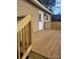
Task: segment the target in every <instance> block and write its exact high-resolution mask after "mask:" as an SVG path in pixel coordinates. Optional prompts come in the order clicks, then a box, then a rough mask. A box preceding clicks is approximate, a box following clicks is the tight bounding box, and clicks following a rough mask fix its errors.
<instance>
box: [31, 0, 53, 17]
mask: <svg viewBox="0 0 79 59" xmlns="http://www.w3.org/2000/svg"><path fill="white" fill-rule="evenodd" d="M31 1H32V2H33V3H34V4H36V5H37V6H39V7H40V8H42V9H44V10H45V11H47V12H48V13H50V14H51V15H53V12H51V11H50V10H48V9H47V8H46V7H44V6H43V5H42V4H41V3H39V2H38V1H37V0H31Z"/></svg>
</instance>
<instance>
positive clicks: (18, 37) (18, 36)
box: [17, 32, 20, 59]
mask: <svg viewBox="0 0 79 59" xmlns="http://www.w3.org/2000/svg"><path fill="white" fill-rule="evenodd" d="M17 34H18V35H17V39H18V40H17V41H18V46H17V47H18V48H17V49H18V59H20V32H18V33H17Z"/></svg>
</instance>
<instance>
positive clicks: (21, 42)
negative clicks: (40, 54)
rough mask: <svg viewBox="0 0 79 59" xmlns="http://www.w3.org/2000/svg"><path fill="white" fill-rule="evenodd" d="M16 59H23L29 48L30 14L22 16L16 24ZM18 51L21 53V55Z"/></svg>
mask: <svg viewBox="0 0 79 59" xmlns="http://www.w3.org/2000/svg"><path fill="white" fill-rule="evenodd" d="M17 41H18V42H17V43H18V44H17V49H18V59H25V58H26V57H27V56H28V54H29V52H30V50H31V47H32V45H31V15H29V16H27V17H25V18H23V19H22V20H21V21H20V22H19V23H18V25H17ZM20 53H23V55H21V54H20Z"/></svg>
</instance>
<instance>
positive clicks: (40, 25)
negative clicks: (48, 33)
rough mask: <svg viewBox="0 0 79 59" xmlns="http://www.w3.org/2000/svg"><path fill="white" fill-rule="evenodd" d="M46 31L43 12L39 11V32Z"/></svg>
mask: <svg viewBox="0 0 79 59" xmlns="http://www.w3.org/2000/svg"><path fill="white" fill-rule="evenodd" d="M43 29H44V21H43V12H42V11H39V30H43Z"/></svg>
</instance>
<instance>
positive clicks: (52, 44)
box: [32, 30, 61, 58]
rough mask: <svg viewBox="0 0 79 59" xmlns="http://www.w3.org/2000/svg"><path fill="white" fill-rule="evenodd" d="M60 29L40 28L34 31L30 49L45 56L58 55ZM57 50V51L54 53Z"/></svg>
mask: <svg viewBox="0 0 79 59" xmlns="http://www.w3.org/2000/svg"><path fill="white" fill-rule="evenodd" d="M60 33H61V32H60V31H56V30H42V31H38V32H35V33H34V36H33V40H32V41H33V47H32V51H34V52H36V53H38V54H40V55H43V56H45V57H47V58H52V56H54V54H55V55H58V53H59V49H60V46H59V43H60V39H61V36H60ZM54 51H57V52H58V53H55V52H54Z"/></svg>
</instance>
